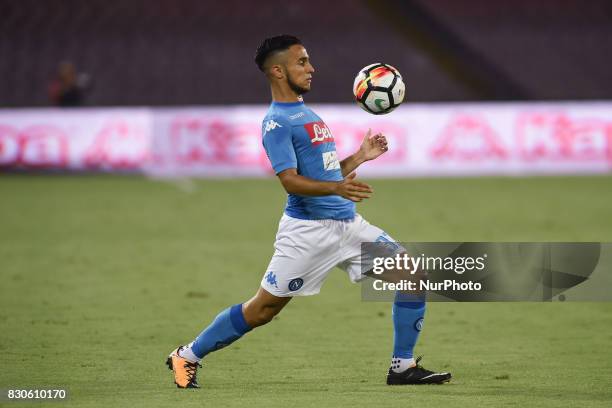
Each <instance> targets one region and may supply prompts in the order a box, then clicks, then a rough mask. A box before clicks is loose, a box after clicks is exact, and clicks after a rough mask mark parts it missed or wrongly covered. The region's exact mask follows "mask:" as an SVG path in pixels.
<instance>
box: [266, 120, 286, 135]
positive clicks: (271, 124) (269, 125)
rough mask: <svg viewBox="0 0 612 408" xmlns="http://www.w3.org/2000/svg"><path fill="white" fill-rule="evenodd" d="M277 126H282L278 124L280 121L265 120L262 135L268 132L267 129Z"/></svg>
mask: <svg viewBox="0 0 612 408" xmlns="http://www.w3.org/2000/svg"><path fill="white" fill-rule="evenodd" d="M277 127H279V128H281V127H282V126H281V124H280V123H278V122H277V121H275V120H269V121H267V122H266V123H265V125H264V135H265V134H266V133H268V132H269V131H271V130H274V129H276V128H277Z"/></svg>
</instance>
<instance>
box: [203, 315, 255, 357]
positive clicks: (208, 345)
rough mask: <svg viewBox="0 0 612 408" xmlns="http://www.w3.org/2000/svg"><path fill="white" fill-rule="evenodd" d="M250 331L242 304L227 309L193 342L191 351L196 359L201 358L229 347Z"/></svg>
mask: <svg viewBox="0 0 612 408" xmlns="http://www.w3.org/2000/svg"><path fill="white" fill-rule="evenodd" d="M250 330H251V327H249V325H248V324H247V322H246V320H244V315H243V314H242V304H239V305H234V306H231V307H228V308H227V309H225V310H224V311H222V312H221V313H219V314H218V315H217V317H215V320H213V322H212V323H211V324H210V326H208V327H207V328H206V329H204V331H202V333H200V335H199V336H198V337H197V338H196V339H195V340H194V342H193V343H192V344H191V351H193V354H195V355H196V356H197V357H198V358H202V357H204V356H205V355H207V354H208V353H211V352H213V351H216V350H219V349H221V348H223V347H225V346H229V345H230V344H232V343H233V342H235V341H236V340H238V339H239V338H241V337H242V336H243V335H244V334H245V333H247V332H248V331H250Z"/></svg>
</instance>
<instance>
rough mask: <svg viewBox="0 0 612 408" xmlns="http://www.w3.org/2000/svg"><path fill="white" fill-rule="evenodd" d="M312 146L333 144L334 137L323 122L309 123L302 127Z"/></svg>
mask: <svg viewBox="0 0 612 408" xmlns="http://www.w3.org/2000/svg"><path fill="white" fill-rule="evenodd" d="M304 128H306V131H307V132H308V136H310V141H311V143H312V144H313V145H318V144H322V143H333V141H334V135H332V132H331V130H329V128H328V127H327V125H326V124H325V123H324V122H322V121H321V122H311V123H307V124H305V125H304Z"/></svg>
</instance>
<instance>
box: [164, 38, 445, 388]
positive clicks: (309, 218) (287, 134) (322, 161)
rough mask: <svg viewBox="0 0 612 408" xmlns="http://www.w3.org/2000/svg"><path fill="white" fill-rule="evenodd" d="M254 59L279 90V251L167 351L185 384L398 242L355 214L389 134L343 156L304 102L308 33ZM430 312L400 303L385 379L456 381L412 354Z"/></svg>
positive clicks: (273, 128) (269, 131) (274, 151)
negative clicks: (284, 196)
mask: <svg viewBox="0 0 612 408" xmlns="http://www.w3.org/2000/svg"><path fill="white" fill-rule="evenodd" d="M255 62H256V64H257V66H258V67H259V69H260V70H261V71H262V72H263V73H264V74H265V75H266V77H267V79H268V82H269V83H270V88H271V92H272V104H271V106H270V109H269V110H268V114H267V115H266V117H265V118H264V120H263V124H262V135H263V145H264V148H265V150H266V152H267V154H268V157H269V159H270V162H271V164H272V167H273V168H274V171H275V173H276V175H277V176H278V178H279V180H280V182H281V184H282V186H283V187H284V188H285V190H286V191H287V193H289V195H288V200H287V205H286V207H285V212H284V214H283V216H282V218H281V220H280V223H279V227H278V233H277V235H276V242H275V244H274V248H275V252H274V255H273V256H272V260H271V261H270V264H269V266H268V269H267V270H266V272H265V273H264V276H263V279H262V281H261V287H260V288H259V290H258V291H257V293H256V294H255V296H253V297H252V298H251V299H250V300H248V301H247V302H245V303H242V304H237V305H233V306H230V307H228V308H227V309H225V310H223V311H221V312H220V313H219V314H218V315H217V317H216V318H215V319H214V321H213V322H212V323H210V325H209V326H208V327H206V328H205V329H204V330H203V331H202V332H201V333H200V334H199V335H198V336H197V337H196V338H195V340H193V341H192V342H191V343H189V344H188V345H186V346H180V347H178V348H177V349H175V350H174V351H172V352H171V353H170V355H169V356H168V360H167V364H168V367H169V368H170V369H172V370H173V372H174V381H175V383H176V385H177V386H178V387H179V388H198V387H199V385H198V383H197V379H196V373H197V369H198V367H200V361H201V360H202V358H204V357H205V356H206V355H207V354H209V353H211V352H213V351H216V350H219V349H220V348H222V347H225V346H228V345H229V344H231V343H233V342H234V341H236V340H238V339H239V338H241V337H242V336H244V335H245V334H246V333H248V332H249V331H250V330H252V329H254V328H256V327H259V326H262V325H265V324H266V323H269V322H270V321H271V320H272V318H273V317H274V316H275V315H276V314H278V313H279V312H280V311H281V310H282V309H283V307H285V305H287V303H289V301H290V300H291V299H292V298H293V297H294V296H307V295H315V294H317V293H319V290H320V288H321V286H322V284H323V281H324V280H325V278H326V277H327V275H328V274H329V272H330V271H331V270H332V269H333V268H334V267H336V266H338V267H340V268H341V269H343V270H345V271H346V272H347V273H348V275H349V278H350V279H351V280H352V281H353V282H357V281H359V280H361V279H362V278H363V277H364V275H363V274H362V271H361V264H360V249H361V245H360V244H361V242H376V241H381V240H382V241H385V242H394V241H393V240H392V239H391V237H389V235H387V234H386V233H385V232H384V231H383V230H381V229H380V228H377V227H375V226H373V225H370V224H369V223H368V222H367V221H366V220H364V219H363V218H362V217H361V216H360V215H359V214H357V213H356V212H355V203H356V202H360V201H362V200H364V199H367V198H369V197H370V196H371V194H372V189H371V187H370V186H369V185H367V184H365V183H362V182H360V181H358V180H357V179H356V178H355V173H354V172H353V171H354V170H355V169H356V168H357V167H358V166H359V165H361V164H362V163H364V162H366V161H368V160H374V159H376V158H377V157H379V156H380V155H382V154H384V153H385V152H386V151H387V149H388V146H387V140H386V138H385V136H383V135H382V134H375V135H372V134H371V132H370V131H368V132H367V133H366V135H365V138H364V140H363V143H362V144H361V147H360V148H359V150H358V151H357V152H356V153H355V154H353V155H351V156H349V157H347V158H345V159H344V160H342V161H339V160H338V157H337V155H336V146H335V143H334V137H333V135H332V132H331V130H330V129H329V128H328V127H327V125H326V124H325V123H324V122H323V121H322V120H321V118H320V117H318V116H317V115H316V114H315V113H314V112H313V111H312V110H310V109H309V108H308V107H307V106H306V105H305V104H304V102H303V100H302V95H304V94H305V93H307V92H308V91H309V90H310V87H311V81H312V77H313V73H314V72H315V70H314V67H313V66H312V64H311V62H310V59H309V57H308V53H307V52H306V49H305V48H304V46H303V45H302V43H301V42H300V40H299V39H297V38H296V37H293V36H289V35H281V36H277V37H272V38H268V39H266V40H265V41H264V42H263V43H262V44H261V45H260V46H259V48H258V49H257V53H256V56H255ZM398 247H399V245H398ZM399 248H401V247H399ZM396 299H397V298H396ZM424 314H425V302H422V301H418V302H415V301H412V302H405V301H401V300H396V301H395V303H394V304H393V327H394V331H395V333H394V334H395V335H394V348H393V355H392V359H391V366H390V368H389V371H388V374H387V384H389V385H400V384H430V383H443V382H446V381H449V380H450V378H451V375H450V373H436V372H432V371H429V370H426V369H424V368H423V367H422V366H421V365H419V359H416V360H415V359H414V358H413V349H414V346H415V344H416V341H417V338H418V336H419V332H420V331H421V328H422V324H423V317H424Z"/></svg>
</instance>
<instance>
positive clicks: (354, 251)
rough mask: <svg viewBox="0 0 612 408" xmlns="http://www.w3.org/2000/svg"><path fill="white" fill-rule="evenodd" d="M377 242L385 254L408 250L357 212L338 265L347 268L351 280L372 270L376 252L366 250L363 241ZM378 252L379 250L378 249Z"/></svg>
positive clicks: (361, 277) (361, 276)
mask: <svg viewBox="0 0 612 408" xmlns="http://www.w3.org/2000/svg"><path fill="white" fill-rule="evenodd" d="M372 242H376V243H377V245H378V246H376V247H374V248H376V249H382V251H381V252H380V253H381V254H384V255H385V256H394V255H395V254H401V253H404V252H406V250H405V249H404V248H403V247H402V246H401V245H400V244H399V243H398V242H397V241H395V239H393V238H392V237H391V236H390V235H389V234H387V233H386V232H385V231H384V230H382V229H381V228H379V227H377V226H375V225H372V224H370V223H369V222H368V221H366V220H365V219H364V218H363V217H362V216H361V215H359V214H357V216H356V217H355V221H354V225H352V226H351V229H350V234H349V236H348V239H347V241H346V244H345V246H344V248H343V253H342V258H343V259H342V262H341V263H340V264H339V265H338V266H339V267H340V268H341V269H343V270H345V271H346V272H347V273H348V275H349V278H350V279H351V281H353V282H358V281H360V280H362V279H363V278H364V274H365V273H367V272H368V271H371V269H372V267H373V258H374V256H375V254H374V253H373V252H372V251H371V250H365V251H364V248H363V247H362V244H363V243H372ZM369 248H372V247H369ZM376 252H377V253H378V251H376Z"/></svg>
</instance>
